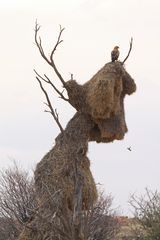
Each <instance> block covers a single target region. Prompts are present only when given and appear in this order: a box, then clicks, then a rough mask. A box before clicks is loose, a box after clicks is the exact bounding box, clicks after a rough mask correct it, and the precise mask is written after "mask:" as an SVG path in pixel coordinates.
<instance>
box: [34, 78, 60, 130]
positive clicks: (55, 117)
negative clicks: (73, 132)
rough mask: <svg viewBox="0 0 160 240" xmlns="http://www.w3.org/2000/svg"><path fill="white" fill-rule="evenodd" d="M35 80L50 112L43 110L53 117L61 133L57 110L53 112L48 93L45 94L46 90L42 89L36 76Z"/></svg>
mask: <svg viewBox="0 0 160 240" xmlns="http://www.w3.org/2000/svg"><path fill="white" fill-rule="evenodd" d="M36 79H37V81H38V82H39V85H40V88H41V89H42V91H43V93H44V95H45V97H46V100H47V103H45V104H46V105H47V107H48V108H49V109H50V111H48V110H45V112H49V113H51V114H52V116H53V118H54V120H55V121H56V123H57V125H58V127H59V129H60V131H61V132H63V127H62V125H61V123H60V121H59V117H58V114H57V110H54V109H53V107H52V104H51V101H50V99H49V96H48V93H47V92H46V90H45V89H44V87H43V85H42V83H41V81H40V79H39V78H38V77H37V76H36Z"/></svg>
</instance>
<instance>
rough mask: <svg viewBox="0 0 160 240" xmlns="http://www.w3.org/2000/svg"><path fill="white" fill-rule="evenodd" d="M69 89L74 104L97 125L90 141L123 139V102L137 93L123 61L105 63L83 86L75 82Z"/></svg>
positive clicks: (124, 125)
mask: <svg viewBox="0 0 160 240" xmlns="http://www.w3.org/2000/svg"><path fill="white" fill-rule="evenodd" d="M66 86H67V90H68V95H69V99H70V102H71V104H72V105H73V106H74V107H75V108H76V109H77V111H81V112H84V113H87V114H89V115H90V116H91V118H92V120H93V121H94V123H95V125H94V128H93V129H92V130H91V132H90V141H97V142H111V141H113V140H121V139H123V137H124V135H125V133H126V132H127V126H126V122H125V114H124V103H123V101H124V97H125V95H126V94H128V95H130V94H132V93H133V92H135V91H136V85H135V82H134V80H133V79H132V77H131V76H130V75H129V74H128V73H127V71H126V70H125V68H124V66H123V65H122V63H121V62H113V63H112V62H110V63H107V64H105V65H104V67H103V68H101V69H100V70H99V71H98V72H97V73H96V74H95V75H94V76H93V77H92V78H91V80H90V81H88V82H87V83H85V84H84V85H82V86H81V85H79V84H78V83H76V81H74V80H70V81H68V82H67V85H66ZM79 95H80V96H81V97H79Z"/></svg>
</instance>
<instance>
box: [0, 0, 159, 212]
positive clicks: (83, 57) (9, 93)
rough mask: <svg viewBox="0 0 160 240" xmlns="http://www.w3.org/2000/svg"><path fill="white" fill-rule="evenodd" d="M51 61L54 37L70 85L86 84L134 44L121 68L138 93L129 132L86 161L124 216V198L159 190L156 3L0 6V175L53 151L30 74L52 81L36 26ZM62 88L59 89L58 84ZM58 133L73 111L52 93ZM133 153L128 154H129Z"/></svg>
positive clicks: (22, 1)
mask: <svg viewBox="0 0 160 240" xmlns="http://www.w3.org/2000/svg"><path fill="white" fill-rule="evenodd" d="M36 19H38V22H39V23H40V25H41V26H42V28H41V32H40V33H41V36H42V40H43V43H44V47H45V49H46V52H47V53H48V54H49V52H50V50H51V48H52V47H53V45H54V43H55V41H56V37H57V34H58V31H59V24H61V25H62V26H64V27H65V29H66V30H65V32H64V34H63V39H64V43H63V44H62V45H61V46H60V47H59V49H58V50H57V51H56V56H55V57H56V62H57V65H58V67H59V69H60V71H61V72H62V74H63V77H64V78H65V79H66V80H68V79H69V77H70V74H69V73H70V72H72V73H74V76H75V78H76V79H77V81H78V82H79V83H84V82H85V81H87V80H89V79H90V78H91V77H92V75H93V74H95V73H96V71H97V70H98V69H99V68H101V67H102V66H103V65H104V64H105V63H106V62H108V61H110V51H111V50H112V48H113V47H114V46H115V45H118V46H120V51H121V54H120V60H123V59H124V57H125V56H126V54H127V51H128V48H129V40H130V38H131V37H133V39H134V44H133V50H132V52H131V55H130V58H129V59H128V60H127V63H126V69H127V71H128V72H129V73H130V74H131V75H132V77H133V78H134V79H135V81H136V84H137V92H136V93H135V94H134V95H131V96H129V97H128V96H127V97H126V99H125V109H126V120H127V125H128V129H129V132H128V133H127V135H126V136H125V139H124V140H122V141H116V142H113V143H110V144H96V143H91V144H90V147H89V153H88V155H89V158H90V160H91V167H92V172H93V175H94V178H95V180H96V182H97V183H98V182H100V183H101V184H102V186H103V188H104V189H105V192H106V193H112V195H113V196H114V197H115V205H121V207H122V212H123V213H124V214H125V213H128V205H127V200H128V198H129V195H130V193H133V192H142V191H143V189H144V188H145V187H146V186H148V187H149V188H152V189H158V190H160V157H159V151H160V141H159V139H160V127H159V124H160V79H159V78H160V77H159V75H160V73H159V72H160V60H159V56H160V1H159V0H134V1H133V0H121V1H119V0H32V1H31V0H14V1H13V0H0V32H1V38H0V42H1V44H0V66H1V67H0V69H1V70H0V71H1V73H0V76H1V77H0V168H1V169H3V168H4V167H7V166H8V165H10V163H11V159H15V160H17V161H18V162H19V163H20V164H21V166H24V167H25V168H27V169H31V168H33V167H34V166H35V164H36V163H37V162H38V161H40V159H41V158H42V157H43V155H44V154H45V153H46V152H47V151H48V150H49V149H50V148H51V147H52V146H53V144H54V138H55V137H56V135H57V134H58V128H57V126H56V124H55V123H54V121H53V120H52V118H51V116H49V115H48V114H47V113H44V112H43V111H44V108H45V106H44V105H43V101H44V96H43V94H42V93H41V91H40V89H39V86H38V83H37V82H36V80H35V76H34V73H33V68H36V70H37V71H39V72H40V73H42V74H43V73H47V74H48V75H49V76H50V77H52V79H53V80H54V81H57V83H58V80H57V78H56V76H55V75H53V72H52V70H51V69H50V68H49V66H47V64H46V63H45V62H44V60H42V59H41V57H40V55H39V53H38V50H37V49H36V46H35V44H34V24H35V20H36ZM58 86H60V85H58ZM53 100H54V106H55V107H56V108H57V109H58V111H59V115H60V118H61V121H62V123H63V126H65V124H66V123H67V122H68V120H69V119H70V118H71V117H72V115H73V114H74V109H73V108H72V107H71V106H69V105H67V103H63V102H62V101H61V100H59V99H58V98H57V96H56V94H55V97H53ZM129 146H131V147H132V152H129V151H128V150H127V147H129Z"/></svg>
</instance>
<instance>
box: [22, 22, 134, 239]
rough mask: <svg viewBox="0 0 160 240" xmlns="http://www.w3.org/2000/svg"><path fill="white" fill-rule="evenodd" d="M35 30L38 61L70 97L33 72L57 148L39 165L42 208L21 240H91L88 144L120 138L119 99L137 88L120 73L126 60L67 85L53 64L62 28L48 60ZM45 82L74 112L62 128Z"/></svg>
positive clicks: (91, 189)
mask: <svg viewBox="0 0 160 240" xmlns="http://www.w3.org/2000/svg"><path fill="white" fill-rule="evenodd" d="M39 30H40V26H39V25H38V24H37V23H36V26H35V43H36V45H37V47H38V49H39V52H40V54H41V56H42V58H43V59H44V60H45V61H46V62H47V64H49V65H50V66H51V68H52V69H53V70H54V72H55V73H56V75H57V77H58V79H59V81H60V82H61V83H62V87H63V89H64V90H65V91H66V92H67V95H68V97H66V96H65V95H64V90H63V91H61V90H59V89H58V88H57V87H56V83H55V82H54V81H52V80H51V79H50V78H49V77H48V76H47V75H46V74H44V75H43V76H42V75H40V74H39V73H38V72H37V71H36V70H34V71H35V73H36V79H37V80H38V82H39V85H40V88H41V90H42V92H43V93H44V95H45V98H46V106H47V107H48V109H47V110H46V112H50V113H51V115H52V116H53V118H54V120H55V121H56V123H57V125H58V127H59V129H60V134H59V135H58V136H57V137H56V139H55V146H54V147H53V148H52V149H51V150H50V151H49V152H48V153H47V154H46V155H45V156H44V157H43V159H42V160H41V161H40V162H39V163H38V164H37V167H36V170H35V188H36V193H37V198H38V202H39V206H40V207H39V210H38V214H37V215H35V218H34V220H33V221H32V222H31V223H30V224H29V226H30V227H34V231H30V230H28V229H27V230H26V231H24V232H23V233H22V234H21V237H20V239H21V240H29V239H33V240H34V239H36V240H37V239H61V240H62V239H64V240H65V239H70V240H73V239H76V240H82V239H83V240H87V239H89V236H88V235H86V234H85V232H84V229H83V225H84V224H83V223H84V214H85V212H86V211H90V210H91V209H93V208H94V206H95V204H96V201H97V189H96V184H95V182H94V179H93V176H92V173H91V171H90V161H89V159H88V157H87V150H88V143H89V141H96V142H111V141H114V140H121V139H123V137H124V135H125V133H126V132H127V126H126V122H125V114H124V105H123V99H124V97H125V95H126V94H129V95H130V94H131V93H133V92H134V91H135V90H136V85H135V83H134V80H133V79H132V78H131V76H130V75H129V74H128V73H127V72H126V70H125V69H124V67H123V63H124V62H114V63H107V64H105V65H104V67H103V68H102V69H100V70H99V71H98V73H96V74H95V75H94V76H93V77H92V78H91V80H89V81H88V82H86V83H85V84H83V85H80V84H78V83H77V82H76V81H75V80H73V75H71V79H70V80H69V81H65V80H64V78H63V77H62V75H61V73H60V72H59V70H58V68H57V66H56V64H55V60H54V55H55V52H56V49H57V47H59V45H60V44H61V43H62V40H61V36H62V33H63V31H64V28H61V26H60V32H59V35H58V38H57V42H56V43H55V46H54V48H53V50H52V51H51V53H50V56H49V57H47V55H46V54H45V51H44V48H43V46H42V40H41V38H40V37H39ZM44 84H49V85H50V86H51V87H52V88H53V89H54V91H56V93H57V94H58V95H59V97H60V98H61V99H62V100H64V101H66V102H68V103H69V104H71V105H72V106H73V107H74V108H75V109H76V111H77V112H76V114H75V115H74V116H73V118H72V119H71V120H70V121H69V123H68V124H67V126H66V128H65V129H64V128H63V126H62V125H61V123H60V121H59V116H58V113H57V110H56V109H54V108H53V106H52V103H51V101H50V97H49V94H48V92H47V91H46V90H45V86H44ZM51 214H52V217H53V218H52V221H51V222H50V224H46V225H45V226H44V221H41V220H38V219H40V218H38V215H39V216H41V219H42V218H44V219H51V218H48V216H50V215H51ZM63 216H65V218H63ZM42 222H43V223H42ZM46 222H47V220H46ZM55 222H56V224H59V226H57V225H56V224H55ZM51 225H52V226H51ZM51 228H52V229H54V231H52V233H53V234H49V233H50V232H51V231H50V230H51ZM59 228H60V229H61V230H59ZM57 231H58V232H57ZM94 239H96V238H94Z"/></svg>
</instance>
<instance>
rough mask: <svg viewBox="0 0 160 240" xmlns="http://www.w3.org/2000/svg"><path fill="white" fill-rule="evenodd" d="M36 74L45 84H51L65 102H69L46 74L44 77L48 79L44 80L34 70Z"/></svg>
mask: <svg viewBox="0 0 160 240" xmlns="http://www.w3.org/2000/svg"><path fill="white" fill-rule="evenodd" d="M34 72H35V73H36V75H37V76H38V77H39V78H40V79H41V80H43V81H44V82H46V83H48V84H50V85H51V86H52V87H53V89H54V90H55V91H56V92H57V93H58V95H59V96H60V98H62V99H63V100H64V101H67V102H68V101H69V99H67V98H66V97H64V95H63V91H64V90H63V91H62V92H60V91H59V90H58V88H56V86H55V85H54V84H53V83H52V81H51V80H50V79H49V77H47V75H46V74H44V77H45V78H46V79H45V78H43V77H42V76H41V75H40V74H39V73H38V72H37V71H36V70H35V69H34Z"/></svg>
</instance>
